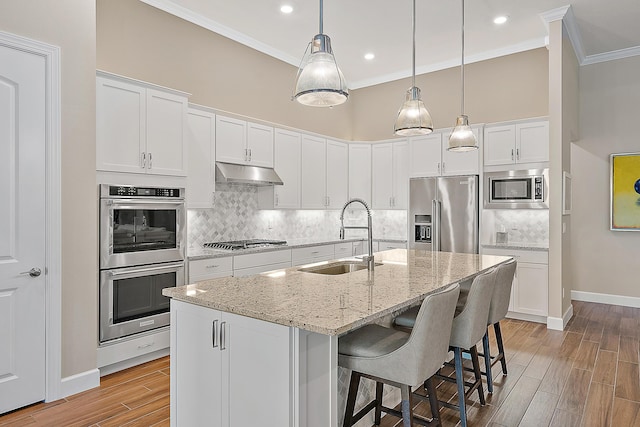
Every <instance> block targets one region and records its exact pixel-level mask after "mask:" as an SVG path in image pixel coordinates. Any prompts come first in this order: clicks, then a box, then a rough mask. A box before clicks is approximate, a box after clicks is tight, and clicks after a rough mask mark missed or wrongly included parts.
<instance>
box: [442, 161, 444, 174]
mask: <svg viewBox="0 0 640 427" xmlns="http://www.w3.org/2000/svg"><path fill="white" fill-rule="evenodd" d="M444 165H445V163H444V162H442V173H444Z"/></svg>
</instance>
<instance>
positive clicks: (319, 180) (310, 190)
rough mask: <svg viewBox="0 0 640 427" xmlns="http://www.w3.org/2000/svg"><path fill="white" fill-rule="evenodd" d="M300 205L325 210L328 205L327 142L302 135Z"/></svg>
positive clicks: (305, 207) (304, 207)
mask: <svg viewBox="0 0 640 427" xmlns="http://www.w3.org/2000/svg"><path fill="white" fill-rule="evenodd" d="M301 153H302V157H301V161H300V165H301V179H300V189H301V193H300V205H301V207H302V208H303V209H324V208H325V207H326V205H327V140H326V139H324V138H318V137H315V136H311V135H302V148H301Z"/></svg>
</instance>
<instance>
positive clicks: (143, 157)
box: [140, 153, 147, 169]
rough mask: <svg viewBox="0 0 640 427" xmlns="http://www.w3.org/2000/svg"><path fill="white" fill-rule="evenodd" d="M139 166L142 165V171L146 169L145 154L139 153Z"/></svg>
mask: <svg viewBox="0 0 640 427" xmlns="http://www.w3.org/2000/svg"><path fill="white" fill-rule="evenodd" d="M140 157H141V159H140V164H141V165H142V169H146V167H147V153H140Z"/></svg>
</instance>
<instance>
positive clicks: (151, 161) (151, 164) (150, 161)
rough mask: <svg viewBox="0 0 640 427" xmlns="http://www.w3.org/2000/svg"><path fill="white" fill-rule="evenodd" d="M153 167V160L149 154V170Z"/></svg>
mask: <svg viewBox="0 0 640 427" xmlns="http://www.w3.org/2000/svg"><path fill="white" fill-rule="evenodd" d="M152 167H153V158H152V157H151V153H149V169H151V168H152Z"/></svg>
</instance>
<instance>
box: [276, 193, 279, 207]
mask: <svg viewBox="0 0 640 427" xmlns="http://www.w3.org/2000/svg"><path fill="white" fill-rule="evenodd" d="M278 204H279V200H278V193H276V206H278Z"/></svg>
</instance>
